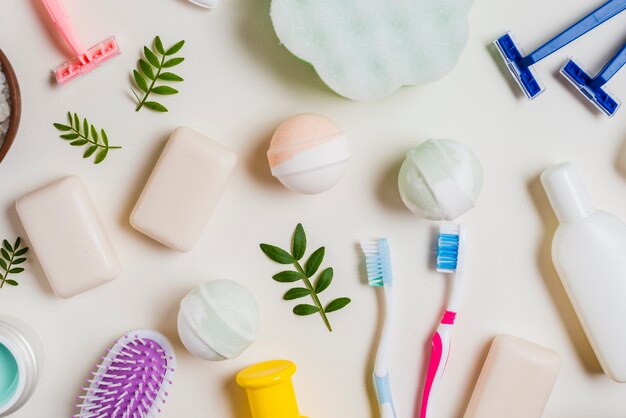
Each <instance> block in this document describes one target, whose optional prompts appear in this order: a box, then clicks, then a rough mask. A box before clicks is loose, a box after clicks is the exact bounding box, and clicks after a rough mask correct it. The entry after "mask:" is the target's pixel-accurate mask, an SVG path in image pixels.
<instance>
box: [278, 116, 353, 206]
mask: <svg viewBox="0 0 626 418" xmlns="http://www.w3.org/2000/svg"><path fill="white" fill-rule="evenodd" d="M267 159H268V160H269V163H270V168H271V170H272V175H273V176H274V177H276V178H278V180H280V182H281V183H282V184H283V185H285V187H287V188H288V189H290V190H293V191H294V192H297V193H304V194H317V193H322V192H325V191H326V190H328V189H330V188H331V187H333V186H334V185H335V184H337V182H339V180H340V179H341V177H342V176H343V174H344V172H345V170H346V165H347V163H348V160H349V159H350V148H349V146H348V140H347V139H346V134H345V133H344V132H343V131H342V130H341V129H340V128H339V127H338V126H337V125H336V124H335V123H334V122H333V121H331V120H330V119H328V118H325V117H324V116H320V115H316V114H313V113H303V114H300V115H296V116H292V117H290V118H289V119H287V120H285V121H284V122H283V123H281V124H280V126H279V127H278V129H276V132H274V136H273V137H272V141H271V143H270V149H269V150H268V151H267Z"/></svg>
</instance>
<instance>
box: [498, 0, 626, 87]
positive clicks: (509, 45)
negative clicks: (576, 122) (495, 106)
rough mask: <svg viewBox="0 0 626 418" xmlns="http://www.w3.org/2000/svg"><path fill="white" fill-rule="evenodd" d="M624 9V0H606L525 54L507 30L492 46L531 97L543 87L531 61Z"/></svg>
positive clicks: (554, 49) (625, 6)
mask: <svg viewBox="0 0 626 418" xmlns="http://www.w3.org/2000/svg"><path fill="white" fill-rule="evenodd" d="M624 10H626V0H609V1H607V2H606V3H604V4H603V5H602V6H600V7H599V8H597V9H596V10H594V11H593V12H591V13H590V14H589V15H587V16H585V17H584V18H582V19H581V20H579V21H578V22H576V23H574V24H573V25H572V26H570V27H569V28H567V29H566V30H564V31H563V32H561V33H560V34H558V35H557V36H555V37H554V38H552V39H551V40H549V41H548V42H546V43H545V44H543V45H542V46H540V47H539V48H537V49H536V50H534V51H533V52H531V53H530V54H528V55H526V56H524V55H523V51H522V50H521V48H519V47H517V45H516V44H515V42H514V41H513V39H512V38H511V36H510V35H509V34H508V33H507V34H504V35H502V36H501V37H500V38H498V39H497V40H496V41H495V45H496V47H497V48H498V50H499V51H500V54H501V55H502V57H503V58H504V60H505V61H506V64H507V67H508V69H509V71H510V72H511V74H512V75H513V76H514V77H515V79H516V81H517V83H518V84H519V85H520V87H521V88H522V90H523V91H524V93H525V94H526V96H527V97H528V98H529V99H533V98H535V97H536V96H537V95H539V93H541V92H542V91H543V90H544V89H543V87H542V86H541V84H540V83H539V81H538V80H537V77H536V75H535V72H534V70H533V68H532V67H533V65H534V64H536V63H537V62H539V61H541V60H542V59H544V58H545V57H547V56H548V55H550V54H552V53H554V52H556V51H558V50H559V49H561V48H563V47H564V46H565V45H567V44H569V43H570V42H572V41H574V40H576V39H578V38H580V37H581V36H583V35H584V34H586V33H587V32H589V31H591V30H592V29H594V28H596V27H597V26H599V25H601V24H602V23H604V22H606V21H607V20H609V19H611V18H612V17H614V16H615V15H617V14H619V13H620V12H622V11H624Z"/></svg>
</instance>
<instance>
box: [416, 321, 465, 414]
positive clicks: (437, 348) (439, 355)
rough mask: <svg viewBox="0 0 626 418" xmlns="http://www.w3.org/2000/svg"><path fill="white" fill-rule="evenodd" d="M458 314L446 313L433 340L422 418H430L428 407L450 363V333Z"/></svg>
mask: <svg viewBox="0 0 626 418" xmlns="http://www.w3.org/2000/svg"><path fill="white" fill-rule="evenodd" d="M455 318H456V312H452V311H446V313H445V314H444V315H443V318H442V319H441V323H440V324H439V327H438V328H437V331H436V332H435V334H434V335H433V338H432V350H431V353H430V363H429V364H428V372H427V373H426V382H425V383H424V392H423V394H422V405H421V409H420V418H429V415H428V405H429V402H430V401H431V400H432V399H433V398H434V395H433V394H435V393H436V391H437V388H438V387H439V385H440V383H441V378H442V377H443V372H444V370H445V368H446V364H447V362H448V356H449V354H450V331H451V328H452V325H454V319H455Z"/></svg>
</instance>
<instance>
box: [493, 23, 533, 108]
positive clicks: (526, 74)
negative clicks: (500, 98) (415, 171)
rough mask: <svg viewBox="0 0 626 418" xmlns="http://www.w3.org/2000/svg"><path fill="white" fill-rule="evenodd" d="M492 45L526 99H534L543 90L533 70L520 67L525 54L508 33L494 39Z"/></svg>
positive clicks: (529, 67)
mask: <svg viewBox="0 0 626 418" xmlns="http://www.w3.org/2000/svg"><path fill="white" fill-rule="evenodd" d="M494 45H495V46H496V48H497V49H498V52H500V55H501V56H502V59H503V60H504V62H505V63H506V66H507V69H508V70H509V72H510V73H511V75H512V76H513V78H514V79H515V81H516V82H517V84H518V85H519V86H520V88H521V89H522V91H523V92H524V94H525V95H526V97H528V98H529V99H534V98H535V97H537V96H538V95H539V94H541V93H542V92H543V91H544V90H545V89H544V87H543V85H542V84H541V83H540V82H539V79H538V78H537V75H536V73H535V69H534V68H533V67H532V66H528V67H526V66H522V65H520V63H521V61H522V59H523V58H524V56H525V55H526V54H525V53H524V51H523V50H522V49H521V48H519V47H518V46H517V45H516V44H515V41H514V40H513V38H512V37H511V34H510V33H509V32H507V33H505V34H504V35H502V36H501V37H499V38H498V39H496V40H495V41H494Z"/></svg>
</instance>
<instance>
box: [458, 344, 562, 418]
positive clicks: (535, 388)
mask: <svg viewBox="0 0 626 418" xmlns="http://www.w3.org/2000/svg"><path fill="white" fill-rule="evenodd" d="M560 370H561V358H560V357H559V355H558V354H556V353H555V352H554V351H552V350H550V349H548V348H545V347H542V346H540V345H537V344H534V343H531V342H529V341H526V340H523V339H521V338H517V337H512V336H510V335H500V336H498V337H496V338H495V339H494V340H493V344H492V345H491V349H490V350H489V354H488V355H487V359H486V360H485V364H484V365H483V369H482V371H481V373H480V377H479V378H478V382H477V383H476V387H475V388H474V393H473V394H472V398H471V399H470V402H469V405H468V407H467V411H466V412H465V416H464V418H540V417H541V415H542V414H543V410H544V409H545V407H546V404H547V403H548V399H549V398H550V394H551V393H552V389H553V388H554V384H555V383H556V378H557V376H558V374H559V371H560Z"/></svg>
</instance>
